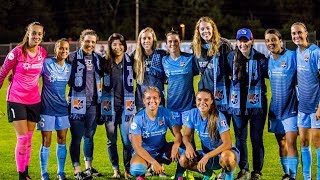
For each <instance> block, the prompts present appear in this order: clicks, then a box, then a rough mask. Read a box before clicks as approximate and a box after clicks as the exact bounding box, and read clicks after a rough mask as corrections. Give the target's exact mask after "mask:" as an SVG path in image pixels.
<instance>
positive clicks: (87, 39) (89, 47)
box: [80, 35, 97, 55]
mask: <svg viewBox="0 0 320 180" xmlns="http://www.w3.org/2000/svg"><path fill="white" fill-rule="evenodd" d="M96 43H97V37H96V36H95V35H85V36H84V38H83V40H82V41H80V44H81V49H82V50H83V51H84V53H85V54H87V55H90V54H92V52H93V51H94V48H95V47H96Z"/></svg>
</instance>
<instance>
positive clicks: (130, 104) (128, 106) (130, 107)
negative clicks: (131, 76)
mask: <svg viewBox="0 0 320 180" xmlns="http://www.w3.org/2000/svg"><path fill="white" fill-rule="evenodd" d="M126 109H127V110H128V111H133V110H134V101H133V100H126Z"/></svg>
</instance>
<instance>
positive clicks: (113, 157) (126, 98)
mask: <svg viewBox="0 0 320 180" xmlns="http://www.w3.org/2000/svg"><path fill="white" fill-rule="evenodd" d="M126 51H127V43H126V40H125V38H124V37H123V36H122V35H121V34H119V33H113V34H112V35H111V36H110V37H109V39H108V47H107V54H106V56H105V59H103V61H102V62H101V63H102V64H101V67H102V72H103V89H102V90H103V91H102V103H101V116H102V117H101V118H102V120H103V122H104V124H105V127H106V133H107V138H108V141H107V149H108V154H109V159H110V162H111V164H112V169H113V176H112V178H120V167H119V156H118V150H117V127H118V126H119V128H120V133H121V140H122V144H123V161H124V166H125V170H124V177H125V179H129V178H131V177H132V176H131V174H130V160H131V153H132V146H131V142H130V140H129V126H130V119H131V117H132V115H133V114H134V112H135V104H134V91H133V62H132V60H131V58H130V57H129V55H128V54H127V53H126Z"/></svg>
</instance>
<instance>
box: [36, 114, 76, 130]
mask: <svg viewBox="0 0 320 180" xmlns="http://www.w3.org/2000/svg"><path fill="white" fill-rule="evenodd" d="M40 117H41V120H40V121H39V122H38V123H37V129H38V130H41V131H53V130H63V129H68V128H69V127H70V123H69V116H49V115H43V114H41V115H40Z"/></svg>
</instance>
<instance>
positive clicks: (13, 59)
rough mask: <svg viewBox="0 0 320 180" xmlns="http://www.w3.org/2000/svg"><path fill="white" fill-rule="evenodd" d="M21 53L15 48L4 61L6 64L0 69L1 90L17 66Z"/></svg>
mask: <svg viewBox="0 0 320 180" xmlns="http://www.w3.org/2000/svg"><path fill="white" fill-rule="evenodd" d="M18 56H19V52H18V48H14V49H13V50H11V51H10V52H9V54H8V55H7V57H6V59H5V60H4V63H3V65H2V67H1V69H0V88H1V87H2V84H3V82H4V80H5V78H6V77H7V75H8V74H9V72H10V71H11V70H12V69H13V67H14V66H15V65H16V64H17V62H18V60H17V58H18Z"/></svg>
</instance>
